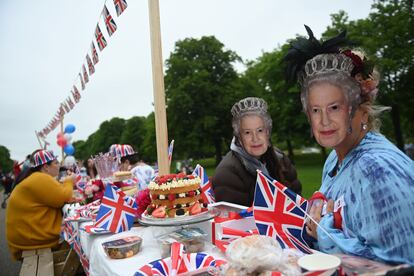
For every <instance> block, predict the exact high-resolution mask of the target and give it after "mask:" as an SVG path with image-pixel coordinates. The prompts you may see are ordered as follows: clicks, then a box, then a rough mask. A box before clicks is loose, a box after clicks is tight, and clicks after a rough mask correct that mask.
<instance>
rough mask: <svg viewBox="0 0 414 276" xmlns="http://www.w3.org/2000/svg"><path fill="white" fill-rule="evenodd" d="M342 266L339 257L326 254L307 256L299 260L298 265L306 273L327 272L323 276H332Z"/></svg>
mask: <svg viewBox="0 0 414 276" xmlns="http://www.w3.org/2000/svg"><path fill="white" fill-rule="evenodd" d="M340 264H341V260H340V259H339V258H338V257H336V256H333V255H328V254H324V253H315V254H310V255H305V256H303V257H301V258H299V260H298V265H299V266H300V267H301V268H302V270H303V271H304V272H308V271H325V272H324V273H323V274H322V275H332V274H333V273H335V271H336V269H337V268H338V267H339V265H340Z"/></svg>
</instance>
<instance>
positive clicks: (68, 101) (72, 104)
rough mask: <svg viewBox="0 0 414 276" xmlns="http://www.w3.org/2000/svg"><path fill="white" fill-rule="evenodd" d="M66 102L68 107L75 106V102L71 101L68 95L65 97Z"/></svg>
mask: <svg viewBox="0 0 414 276" xmlns="http://www.w3.org/2000/svg"><path fill="white" fill-rule="evenodd" d="M66 103H67V104H68V105H69V108H70V109H73V108H74V107H75V104H74V103H73V101H72V99H71V97H70V96H68V97H67V98H66Z"/></svg>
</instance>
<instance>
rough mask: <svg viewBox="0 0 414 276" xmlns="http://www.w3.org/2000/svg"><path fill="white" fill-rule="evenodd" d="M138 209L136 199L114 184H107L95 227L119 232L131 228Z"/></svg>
mask: <svg viewBox="0 0 414 276" xmlns="http://www.w3.org/2000/svg"><path fill="white" fill-rule="evenodd" d="M136 211H137V204H136V202H135V199H134V198H132V197H130V196H127V195H125V193H124V192H122V191H121V190H120V189H118V188H117V187H115V186H114V185H111V184H109V185H106V188H105V193H104V196H103V198H102V202H101V206H100V208H99V211H98V215H97V216H96V222H95V224H94V227H100V228H103V229H106V230H109V231H111V232H112V233H119V232H123V231H127V230H129V229H131V226H132V224H133V222H134V218H135V214H136Z"/></svg>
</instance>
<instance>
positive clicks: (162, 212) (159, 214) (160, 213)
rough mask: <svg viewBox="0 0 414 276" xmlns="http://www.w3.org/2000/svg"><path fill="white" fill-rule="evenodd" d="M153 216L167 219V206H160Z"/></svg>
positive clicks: (153, 212)
mask: <svg viewBox="0 0 414 276" xmlns="http://www.w3.org/2000/svg"><path fill="white" fill-rule="evenodd" d="M152 216H153V217H155V218H165V217H166V216H167V213H166V211H165V206H160V207H158V208H157V209H155V210H154V211H152Z"/></svg>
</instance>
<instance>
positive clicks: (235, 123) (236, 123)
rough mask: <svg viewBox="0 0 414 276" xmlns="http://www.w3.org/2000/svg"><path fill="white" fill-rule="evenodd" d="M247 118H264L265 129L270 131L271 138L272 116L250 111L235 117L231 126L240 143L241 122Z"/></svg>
mask: <svg viewBox="0 0 414 276" xmlns="http://www.w3.org/2000/svg"><path fill="white" fill-rule="evenodd" d="M247 116H259V117H260V118H262V119H263V123H264V127H265V128H266V130H268V131H269V138H270V134H271V133H272V118H270V115H269V114H268V113H262V112H252V111H250V112H248V113H244V114H243V115H241V116H238V117H236V118H234V117H233V120H232V121H231V126H232V127H233V135H234V136H235V137H236V138H237V140H238V141H240V126H241V120H242V119H243V118H244V117H247Z"/></svg>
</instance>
